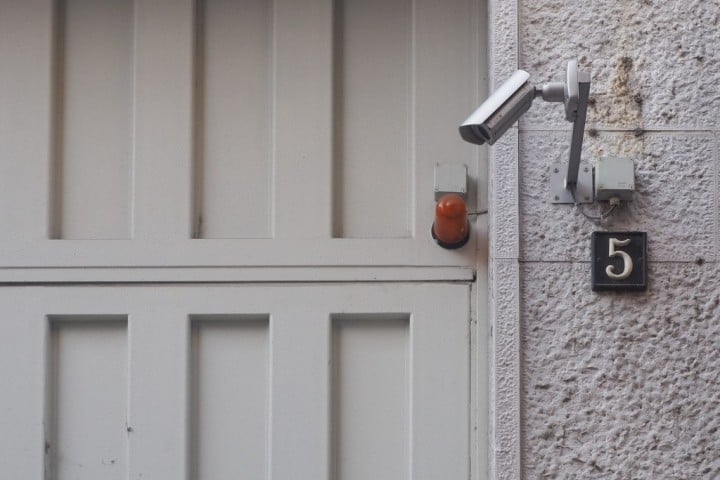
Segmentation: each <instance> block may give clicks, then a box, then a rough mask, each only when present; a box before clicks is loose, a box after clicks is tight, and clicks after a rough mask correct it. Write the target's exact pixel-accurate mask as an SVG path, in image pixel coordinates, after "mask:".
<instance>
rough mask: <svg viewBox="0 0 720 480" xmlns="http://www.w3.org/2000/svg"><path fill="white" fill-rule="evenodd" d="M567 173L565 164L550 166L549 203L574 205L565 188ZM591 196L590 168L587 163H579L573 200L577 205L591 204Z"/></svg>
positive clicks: (568, 191)
mask: <svg viewBox="0 0 720 480" xmlns="http://www.w3.org/2000/svg"><path fill="white" fill-rule="evenodd" d="M567 171H568V166H567V164H566V163H553V164H552V165H550V203H570V204H573V203H575V201H573V197H572V193H570V190H569V189H567V188H565V177H566V176H567ZM593 194H594V189H593V171H592V166H590V164H589V163H587V162H580V169H579V171H578V181H577V189H576V190H575V199H576V200H577V203H592V202H593Z"/></svg>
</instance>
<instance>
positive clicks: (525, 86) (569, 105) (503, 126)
mask: <svg viewBox="0 0 720 480" xmlns="http://www.w3.org/2000/svg"><path fill="white" fill-rule="evenodd" d="M580 77H582V78H583V79H585V76H584V75H583V74H581V73H580V72H578V64H577V60H570V62H569V63H568V68H567V81H566V82H565V83H563V82H552V83H546V84H545V85H543V86H541V87H534V86H533V85H531V84H530V82H529V79H530V74H529V73H527V72H526V71H524V70H518V71H516V72H515V73H513V74H512V76H511V77H510V78H509V79H508V80H507V81H506V82H505V83H503V84H502V85H501V86H500V88H498V89H497V90H495V91H494V92H493V93H492V95H490V97H488V99H487V100H485V101H484V102H483V103H482V105H480V107H478V109H477V110H475V112H474V113H473V114H472V115H470V117H468V119H467V120H465V122H463V124H462V125H460V136H461V137H462V138H463V140H465V141H466V142H470V143H474V144H476V145H482V144H484V143H486V142H487V143H488V144H489V145H493V144H494V143H495V142H496V141H497V140H498V139H499V138H500V137H501V136H502V135H503V134H504V133H505V132H506V131H507V129H508V128H510V126H511V125H512V124H513V123H515V122H516V121H517V120H518V119H519V118H520V117H521V116H522V115H523V114H524V113H525V112H527V111H528V110H529V109H530V106H531V105H532V102H533V99H534V98H535V97H542V99H543V100H545V101H546V102H563V103H564V104H565V117H566V119H567V120H568V121H570V122H574V121H575V118H576V116H577V109H578V95H579V86H578V83H579V79H580ZM589 81H590V80H589V76H588V77H587V82H588V83H589Z"/></svg>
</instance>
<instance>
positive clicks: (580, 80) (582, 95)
mask: <svg viewBox="0 0 720 480" xmlns="http://www.w3.org/2000/svg"><path fill="white" fill-rule="evenodd" d="M541 93H542V90H541ZM564 93H565V95H564V103H565V117H566V118H567V120H568V121H570V122H573V128H572V134H571V137H570V158H569V161H568V163H567V165H562V164H561V165H560V166H558V165H557V164H553V165H551V166H550V201H551V202H552V203H592V202H593V200H594V198H593V192H594V190H595V189H594V188H593V175H592V168H590V166H589V165H587V164H584V165H583V168H582V173H581V172H580V170H581V169H580V166H581V162H580V157H581V153H582V144H583V136H584V134H585V119H586V117H587V107H588V99H589V97H590V73H589V72H584V71H580V70H579V69H578V64H577V60H571V61H570V62H569V63H568V67H567V80H566V82H565V92H564ZM558 176H560V177H561V178H562V181H559V179H558Z"/></svg>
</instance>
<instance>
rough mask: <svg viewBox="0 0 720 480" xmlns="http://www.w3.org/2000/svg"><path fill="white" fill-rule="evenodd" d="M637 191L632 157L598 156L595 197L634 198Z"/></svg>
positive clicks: (606, 199)
mask: <svg viewBox="0 0 720 480" xmlns="http://www.w3.org/2000/svg"><path fill="white" fill-rule="evenodd" d="M634 191H635V164H634V162H633V160H632V159H631V158H623V157H605V158H598V159H597V162H596V164H595V199H596V200H599V201H608V200H610V199H611V198H619V199H620V200H621V201H623V202H629V201H631V200H632V196H633V192H634Z"/></svg>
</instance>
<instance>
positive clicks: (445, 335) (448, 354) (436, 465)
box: [411, 286, 471, 480]
mask: <svg viewBox="0 0 720 480" xmlns="http://www.w3.org/2000/svg"><path fill="white" fill-rule="evenodd" d="M429 293H430V294H429V295H428V296H427V297H426V298H423V299H422V300H416V310H415V311H414V313H413V316H412V319H411V329H412V335H411V338H412V343H411V348H412V354H411V358H412V359H413V366H412V369H413V372H412V390H411V395H412V404H413V412H412V420H411V421H412V427H411V429H412V437H413V438H412V471H413V475H412V477H411V478H413V480H432V479H437V478H468V475H469V468H470V446H469V439H470V428H471V427H470V405H469V402H470V386H469V379H470V370H469V368H470V367H469V363H470V321H469V307H470V303H469V302H470V298H469V287H468V288H443V287H441V286H438V287H435V290H432V291H430V292H429Z"/></svg>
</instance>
